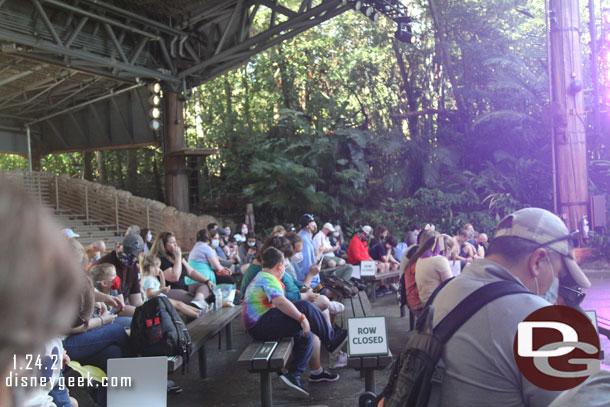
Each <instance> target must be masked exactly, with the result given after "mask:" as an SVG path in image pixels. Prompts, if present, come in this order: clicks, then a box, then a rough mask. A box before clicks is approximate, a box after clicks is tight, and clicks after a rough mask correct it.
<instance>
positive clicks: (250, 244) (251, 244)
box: [248, 242, 256, 247]
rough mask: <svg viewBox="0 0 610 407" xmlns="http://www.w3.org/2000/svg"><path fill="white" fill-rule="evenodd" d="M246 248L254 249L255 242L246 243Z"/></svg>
mask: <svg viewBox="0 0 610 407" xmlns="http://www.w3.org/2000/svg"><path fill="white" fill-rule="evenodd" d="M248 246H250V247H254V246H256V242H248Z"/></svg>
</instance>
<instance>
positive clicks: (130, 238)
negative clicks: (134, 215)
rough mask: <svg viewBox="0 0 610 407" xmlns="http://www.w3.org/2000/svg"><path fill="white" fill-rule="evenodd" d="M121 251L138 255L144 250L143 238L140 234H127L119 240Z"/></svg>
mask: <svg viewBox="0 0 610 407" xmlns="http://www.w3.org/2000/svg"><path fill="white" fill-rule="evenodd" d="M121 246H123V249H122V250H123V253H125V254H128V255H130V256H135V257H138V256H139V255H140V253H142V251H144V240H142V237H141V236H140V235H134V234H131V235H127V236H125V238H124V239H123V241H122V242H121Z"/></svg>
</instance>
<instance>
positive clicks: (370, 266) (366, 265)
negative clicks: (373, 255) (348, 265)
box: [360, 260, 377, 277]
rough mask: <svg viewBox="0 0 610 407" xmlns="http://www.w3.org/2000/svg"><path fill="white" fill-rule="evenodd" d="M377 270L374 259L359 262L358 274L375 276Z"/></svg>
mask: <svg viewBox="0 0 610 407" xmlns="http://www.w3.org/2000/svg"><path fill="white" fill-rule="evenodd" d="M376 271H377V265H376V264H375V260H365V261H361V262H360V276H361V277H367V276H375V272H376Z"/></svg>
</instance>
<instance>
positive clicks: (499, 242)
mask: <svg viewBox="0 0 610 407" xmlns="http://www.w3.org/2000/svg"><path fill="white" fill-rule="evenodd" d="M572 237H573V234H572V233H569V231H568V229H567V227H566V226H565V224H564V223H563V222H562V220H561V219H559V217H557V216H556V215H554V214H552V213H551V212H549V211H547V210H544V209H540V208H526V209H521V210H519V211H517V212H515V213H513V214H511V215H509V216H507V217H505V218H504V219H502V220H501V221H500V223H499V224H498V227H497V229H496V233H495V236H494V239H493V240H492V241H491V243H490V245H489V248H488V250H487V254H486V257H485V258H484V259H475V260H474V261H473V262H472V264H470V265H469V266H468V268H467V270H465V271H464V272H463V273H461V274H460V275H458V276H457V277H455V278H454V279H453V280H451V281H450V282H449V283H448V284H447V285H446V286H445V287H444V288H443V289H441V290H440V291H439V293H438V295H437V296H436V298H435V299H434V301H433V302H432V306H433V307H434V318H433V324H437V323H438V322H439V321H440V320H442V319H443V318H444V317H445V316H446V315H447V314H448V313H449V312H450V311H451V310H452V309H453V308H454V307H455V306H456V305H457V304H458V303H459V302H460V301H462V300H463V299H464V298H466V296H468V295H469V294H470V293H472V292H474V291H475V290H476V289H478V288H480V287H482V286H483V285H486V284H489V283H492V282H497V281H516V282H518V283H520V284H522V285H523V286H524V287H525V288H526V289H527V290H528V291H530V292H531V293H533V294H537V295H530V294H527V293H523V294H513V295H507V296H504V297H500V298H497V299H495V300H493V301H491V302H489V303H488V304H487V305H485V306H483V307H482V308H481V309H480V310H479V311H478V312H477V313H475V314H474V315H473V316H472V317H471V318H470V319H469V320H468V321H467V322H466V323H465V324H463V325H462V326H461V327H460V328H459V329H458V330H457V331H456V333H455V334H454V335H453V336H452V337H451V338H450V339H449V340H448V341H447V343H446V344H445V349H444V352H443V361H444V364H445V373H444V378H443V382H442V384H441V389H440V398H441V403H440V405H441V406H444V407H448V406H451V407H462V406H464V407H465V406H473V405H480V404H481V400H493V401H494V402H493V404H494V405H499V406H547V405H549V403H551V402H552V401H553V400H554V399H555V398H556V397H557V395H558V394H559V393H558V392H554V391H548V390H544V389H541V388H539V387H537V386H535V385H533V384H531V383H530V382H529V381H528V380H526V379H525V378H524V377H523V376H522V374H521V373H520V371H519V369H518V367H517V364H516V362H515V358H514V355H513V340H514V337H515V333H516V332H517V326H518V324H519V323H520V322H522V321H523V320H524V319H525V318H526V317H527V316H528V315H529V314H531V313H532V312H533V311H535V310H537V309H540V308H543V307H545V306H548V305H550V303H549V301H553V302H554V301H555V300H556V299H557V294H556V292H555V287H559V288H560V287H562V286H564V285H565V284H568V285H569V284H574V285H577V286H578V287H582V288H588V287H590V285H591V283H590V281H589V280H588V279H587V277H586V276H585V274H584V273H583V272H582V270H581V269H580V267H579V266H578V264H576V262H575V261H574V250H573V249H572V248H571V246H570V239H571V238H572ZM545 297H546V298H548V300H549V301H547V300H546V299H545Z"/></svg>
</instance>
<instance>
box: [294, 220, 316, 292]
mask: <svg viewBox="0 0 610 407" xmlns="http://www.w3.org/2000/svg"><path fill="white" fill-rule="evenodd" d="M299 225H300V226H301V230H300V231H299V236H301V238H302V239H303V251H302V253H303V260H302V261H301V262H299V263H298V264H297V268H296V270H295V272H296V275H297V279H298V280H299V281H300V282H303V281H304V280H305V278H306V277H307V273H309V269H310V267H311V266H313V265H315V264H316V252H315V248H314V244H313V239H312V237H313V234H314V233H315V231H316V229H317V225H316V219H315V218H314V217H313V215H311V214H309V213H306V214H304V215H303V216H301V219H299ZM318 269H319V268H318ZM318 272H319V271H318ZM319 284H320V276H319V275H318V274H316V275H315V276H314V277H313V279H312V280H311V288H316V287H317V286H318V285H319Z"/></svg>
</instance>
